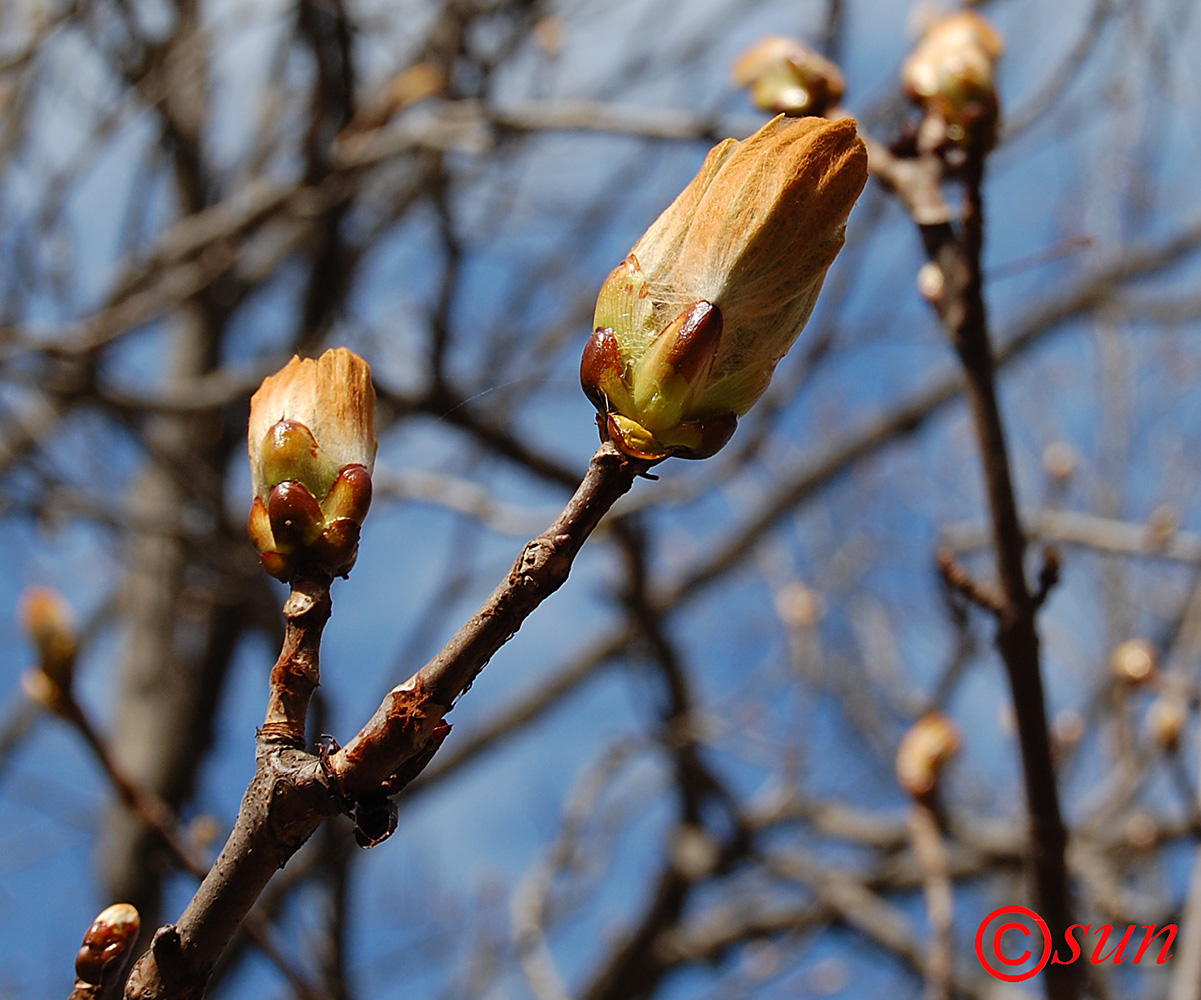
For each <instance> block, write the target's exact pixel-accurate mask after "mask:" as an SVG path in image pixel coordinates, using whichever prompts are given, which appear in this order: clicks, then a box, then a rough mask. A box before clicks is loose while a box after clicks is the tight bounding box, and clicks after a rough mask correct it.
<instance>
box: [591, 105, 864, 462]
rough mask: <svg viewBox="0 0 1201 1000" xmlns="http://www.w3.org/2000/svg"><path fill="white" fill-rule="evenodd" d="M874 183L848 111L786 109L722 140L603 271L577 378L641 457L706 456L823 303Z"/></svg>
mask: <svg viewBox="0 0 1201 1000" xmlns="http://www.w3.org/2000/svg"><path fill="white" fill-rule="evenodd" d="M866 181H867V153H866V151H865V150H864V147H863V143H862V142H861V141H860V140H859V137H858V136H857V135H856V133H855V123H854V122H853V121H851V120H850V119H843V120H842V121H837V122H827V121H824V120H821V119H817V118H800V119H788V118H785V117H783V116H780V117H778V118H776V119H774V120H773V121H771V122H769V123H768V124H766V125H764V126H763V128H761V129H759V131H758V132H756V133H755V134H754V135H752V136H751V137H750V138H748V139H746V140H744V141H742V142H737V141H735V140H733V139H727V140H726V141H725V142H723V143H721V144H720V145H718V146H715V147H714V148H713V149H712V150H711V151H710V153H709V155H708V157H707V158H706V159H705V162H704V165H703V166H702V167H701V170H700V173H698V174H697V175H696V177H695V178H694V179H693V181H692V183H690V184H689V185H688V186H687V187H686V188H685V189H684V191H683V192H682V193H681V194H680V195H679V197H677V198H676V200H675V201H674V202H672V204H671V205H670V206H669V207H668V208H667V210H666V211H665V212H664V213H663V214H662V215H660V216H659V218H658V219H657V220H656V221H655V222H654V224H653V225H652V226H651V227H650V229H648V230H647V231H646V233H645V235H643V237H642V239H640V240H639V241H638V242H637V243H636V244H635V245H634V248H633V250H631V251H630V253H629V255H628V256H627V257H626V258H625V260H623V261H622V262H621V263H620V264H618V265H617V267H616V268H615V269H614V270H613V272H612V273H611V274H610V275H609V277H608V279H606V281H605V283H604V285H603V286H602V287H601V291H600V295H599V297H598V298H597V302H596V315H595V319H594V322H593V326H594V331H593V335H592V337H591V339H590V340H589V343H588V346H587V347H586V348H585V350H584V358H583V361H582V363H581V366H580V380H581V382H582V383H583V386H584V391H585V392H586V393H587V395H588V398H589V399H591V400H592V402H593V404H594V405H595V406H596V408H597V410H598V412H599V414H600V417H599V422H600V424H601V430H602V434H603V435H605V436H607V437H608V438H610V439H611V440H613V441H614V443H616V444H617V446H618V447H619V448H621V449H622V450H623V451H625V452H626V453H627V454H629V455H631V456H634V457H636V458H641V459H646V460H652V461H653V460H658V459H662V458H666V457H668V456H669V455H678V456H681V457H683V458H705V457H707V456H709V455H712V454H713V453H714V452H716V451H717V450H718V449H719V448H721V447H722V446H723V445H724V444H725V443H726V442H727V441H728V440H729V438H730V435H731V434H733V433H734V428H735V426H736V424H737V422H738V417H740V416H742V415H743V414H744V413H746V411H747V410H749V409H750V408H751V406H752V404H754V402H755V401H756V400H757V399H758V398H759V397H760V396H761V395H762V394H763V392H764V391H765V390H766V389H767V386H768V384H769V383H770V382H771V377H772V373H773V372H774V371H775V367H776V365H777V363H778V362H779V361H780V359H781V358H782V357H783V356H784V354H785V353H786V352H787V351H788V349H789V348H790V347H791V346H792V344H793V342H794V341H795V340H796V338H797V336H798V335H799V334H800V332H801V329H802V328H803V327H804V325H805V322H806V320H808V318H809V314H810V313H811V312H812V311H813V306H814V303H815V302H816V301H817V294H818V292H819V291H820V290H821V286H822V281H823V280H824V278H825V276H826V271H827V270H828V268H829V267H830V264H831V263H833V261H834V258H835V257H836V256H837V255H838V251H839V250H840V249H841V248H842V244H843V228H844V225H845V223H846V218H847V215H848V213H849V212H850V210H851V206H852V205H853V204H854V203H855V199H856V198H857V197H858V196H859V192H860V191H862V190H863V185H864V184H865V183H866Z"/></svg>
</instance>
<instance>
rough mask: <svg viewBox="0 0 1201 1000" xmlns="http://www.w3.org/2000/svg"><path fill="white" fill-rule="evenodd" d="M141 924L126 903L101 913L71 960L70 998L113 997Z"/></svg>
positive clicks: (128, 960)
mask: <svg viewBox="0 0 1201 1000" xmlns="http://www.w3.org/2000/svg"><path fill="white" fill-rule="evenodd" d="M141 926H142V920H141V917H139V916H138V911H137V910H136V909H135V908H134V907H133V906H131V905H130V904H129V903H114V904H113V905H112V906H109V907H107V908H106V909H104V910H103V911H101V913H100V915H99V916H98V917H97V918H96V919H95V920H94V921H93V922H92V926H91V927H89V928H88V932H87V933H86V934H85V935H84V937H83V946H82V947H81V948H80V949H79V954H78V955H76V957H75V977H76V979H75V993H73V994H72V996H100V995H101V991H103V993H104V995H113V996H115V995H116V993H115V992H113V991H115V990H119V989H120V986H121V983H122V981H123V980H124V978H125V973H126V971H127V970H128V968H129V964H130V962H131V961H132V960H133V953H134V945H135V944H136V943H137V940H138V932H139V931H140V930H141Z"/></svg>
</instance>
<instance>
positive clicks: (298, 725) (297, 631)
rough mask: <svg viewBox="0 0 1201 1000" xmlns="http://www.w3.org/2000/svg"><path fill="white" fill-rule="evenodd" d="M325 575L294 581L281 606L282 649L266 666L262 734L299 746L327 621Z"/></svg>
mask: <svg viewBox="0 0 1201 1000" xmlns="http://www.w3.org/2000/svg"><path fill="white" fill-rule="evenodd" d="M330 583H331V581H330V579H329V578H328V577H322V578H317V579H303V578H302V579H296V580H293V581H292V593H291V595H290V596H289V597H288V600H287V602H286V603H285V604H284V621H285V622H286V625H285V629H284V641H283V648H282V649H281V650H280V654H279V659H278V660H277V661H276V663H275V666H274V667H273V668H272V670H271V692H270V695H269V696H268V700H267V718H266V720H265V721H264V722H263V729H262V733H261V735H262V737H263V738H264V739H267V740H270V741H272V742H277V743H281V744H286V745H287V746H292V747H296V748H297V749H302V748H303V747H304V745H305V727H306V723H307V721H308V714H309V700H310V699H311V698H312V697H313V692H314V691H316V690H317V685H318V684H320V683H321V670H320V663H319V654H320V651H321V633H322V630H323V629H324V628H325V623H326V622H327V621H328V620H329V614H330V609H331V604H330V599H329V586H330Z"/></svg>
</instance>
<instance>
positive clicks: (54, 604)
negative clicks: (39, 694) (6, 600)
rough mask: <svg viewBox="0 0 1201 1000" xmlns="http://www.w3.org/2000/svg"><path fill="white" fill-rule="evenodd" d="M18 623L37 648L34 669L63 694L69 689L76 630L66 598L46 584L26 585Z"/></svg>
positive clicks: (77, 642) (73, 662)
mask: <svg viewBox="0 0 1201 1000" xmlns="http://www.w3.org/2000/svg"><path fill="white" fill-rule="evenodd" d="M21 627H22V628H23V629H24V630H25V634H26V635H28V636H29V639H30V641H31V642H32V643H33V645H34V647H35V648H36V649H37V654H38V669H39V670H40V671H41V672H42V673H44V674H45V675H46V677H47V678H48V679H49V680H50V681H51V682H52V684H53V686H54V687H55V688H57V689H58V690H60V691H61V692H62V693H63V694H66V693H68V692H70V690H71V679H72V676H73V675H74V673H75V657H76V655H77V654H78V652H79V634H78V632H77V630H76V628H75V617H74V615H73V614H72V613H71V606H70V605H69V604H68V603H67V599H66V598H65V597H63V595H62V594H60V593H59V592H58V591H57V590H53V589H51V588H50V587H30V588H28V589H27V590H26V591H25V593H24V595H23V596H22V598H21Z"/></svg>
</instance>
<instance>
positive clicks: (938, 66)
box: [901, 10, 1005, 151]
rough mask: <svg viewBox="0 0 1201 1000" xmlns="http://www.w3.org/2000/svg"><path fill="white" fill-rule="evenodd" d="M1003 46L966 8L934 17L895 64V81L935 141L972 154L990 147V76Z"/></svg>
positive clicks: (993, 99)
mask: <svg viewBox="0 0 1201 1000" xmlns="http://www.w3.org/2000/svg"><path fill="white" fill-rule="evenodd" d="M1004 48H1005V45H1004V42H1003V41H1002V39H1001V36H1000V34H999V33H998V32H997V30H996V28H994V27H993V26H992V25H991V24H990V23H989V22H988V20H987V19H986V18H985V17H983V16H982V15H981V14H978V13H976V12H975V11H972V10H961V11H956V12H955V13H953V14H948V15H947V16H945V17H941V18H938V19H937V20H935V21H934V22H933V23H932V24H931V25H930V27H929V28H928V29H927V30H926V33H925V36H924V37H923V38H922V40H921V41H920V42H919V43H918V45H917V47H916V48H915V49H914V50H913V52H912V53H910V55H909V57H908V58H907V59H906V60H905V62H904V63H903V64H902V66H901V81H902V83H903V84H904V87H905V93H906V94H908V96H909V98H910V99H911V100H913V101H914V102H916V103H917V104H920V105H921V106H922V108H923V109H924V110H925V112H926V118H927V121H926V125H925V126H923V129H924V130H926V129H931V130H933V131H935V132H937V133H938V134H937V136H936V137H935V139H936V141H937V140H941V141H945V142H948V143H950V144H951V145H954V146H957V147H960V148H963V149H975V150H978V151H983V150H987V149H990V148H991V147H992V145H993V144H994V143H995V141H996V128H997V118H998V102H997V91H996V78H995V74H996V64H997V60H998V59H1000V58H1001V54H1002V52H1003V51H1004Z"/></svg>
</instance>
